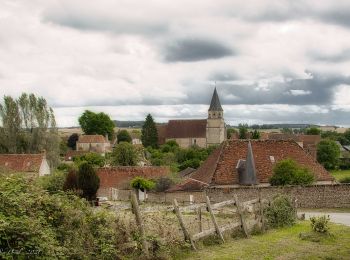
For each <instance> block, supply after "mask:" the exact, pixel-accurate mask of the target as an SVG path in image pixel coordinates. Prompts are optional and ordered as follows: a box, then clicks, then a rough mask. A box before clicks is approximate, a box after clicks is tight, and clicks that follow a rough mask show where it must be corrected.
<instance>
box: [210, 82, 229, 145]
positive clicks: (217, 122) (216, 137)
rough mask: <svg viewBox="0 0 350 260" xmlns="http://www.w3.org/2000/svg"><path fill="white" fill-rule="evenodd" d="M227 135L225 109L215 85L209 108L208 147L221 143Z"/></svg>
mask: <svg viewBox="0 0 350 260" xmlns="http://www.w3.org/2000/svg"><path fill="white" fill-rule="evenodd" d="M226 136H227V134H226V125H225V120H224V110H223V109H222V107H221V104H220V99H219V96H218V93H217V91H216V87H215V89H214V93H213V96H212V98H211V102H210V107H209V109H208V119H207V147H209V146H211V145H219V144H221V143H222V142H223V141H225V140H226Z"/></svg>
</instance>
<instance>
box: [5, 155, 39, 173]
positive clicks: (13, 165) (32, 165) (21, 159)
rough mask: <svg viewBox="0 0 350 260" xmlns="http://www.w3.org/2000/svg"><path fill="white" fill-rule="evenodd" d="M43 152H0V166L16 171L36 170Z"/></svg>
mask: <svg viewBox="0 0 350 260" xmlns="http://www.w3.org/2000/svg"><path fill="white" fill-rule="evenodd" d="M43 157H44V155H43V154H0V167H4V168H7V169H10V170H13V171H17V172H38V171H39V169H40V166H41V162H42V160H43Z"/></svg>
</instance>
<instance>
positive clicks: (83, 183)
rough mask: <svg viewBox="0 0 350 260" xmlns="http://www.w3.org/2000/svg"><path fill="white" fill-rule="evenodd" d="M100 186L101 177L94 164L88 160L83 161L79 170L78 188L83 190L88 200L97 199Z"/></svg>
mask: <svg viewBox="0 0 350 260" xmlns="http://www.w3.org/2000/svg"><path fill="white" fill-rule="evenodd" d="M99 187H100V178H99V177H98V176H97V174H96V171H95V169H94V168H93V166H92V165H91V164H89V163H87V162H84V163H82V164H81V165H80V166H79V171H78V188H79V189H80V190H82V196H83V198H85V199H87V200H93V199H95V197H96V192H97V190H98V188H99Z"/></svg>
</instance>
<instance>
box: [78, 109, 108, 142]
mask: <svg viewBox="0 0 350 260" xmlns="http://www.w3.org/2000/svg"><path fill="white" fill-rule="evenodd" d="M79 124H80V126H81V128H82V129H83V131H84V133H85V134H87V135H96V134H97V135H103V136H105V135H108V138H109V139H110V140H111V139H112V138H113V135H114V127H115V125H114V122H113V121H112V120H111V118H110V117H109V115H107V114H105V113H103V112H100V113H94V112H92V111H90V110H85V112H84V113H83V114H82V115H81V116H80V117H79Z"/></svg>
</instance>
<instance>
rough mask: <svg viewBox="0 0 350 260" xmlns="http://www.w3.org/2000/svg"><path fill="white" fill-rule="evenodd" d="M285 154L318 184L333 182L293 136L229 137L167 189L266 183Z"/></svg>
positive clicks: (185, 189)
mask: <svg viewBox="0 0 350 260" xmlns="http://www.w3.org/2000/svg"><path fill="white" fill-rule="evenodd" d="M288 158H290V159H293V160H295V161H296V162H297V163H298V164H299V165H301V166H303V167H306V168H308V169H309V170H310V171H311V172H312V173H313V174H314V176H315V180H316V183H317V184H329V183H333V182H334V179H333V177H332V176H331V175H330V173H329V172H328V171H326V170H325V169H324V168H323V167H322V165H320V164H319V163H317V162H316V161H315V160H314V158H313V157H312V156H311V155H309V154H308V153H306V152H305V151H304V150H303V148H301V147H300V145H298V144H297V143H296V142H295V141H293V140H228V141H225V142H224V143H223V144H221V146H220V147H219V148H217V149H216V150H215V151H214V152H213V153H212V154H211V155H210V156H209V157H208V158H207V160H206V161H205V162H204V163H203V164H202V165H201V166H200V167H199V168H198V169H197V170H196V171H194V172H193V173H191V174H190V176H189V177H188V178H186V179H185V180H184V181H183V182H182V183H180V184H179V185H176V186H175V187H173V188H171V189H170V190H169V191H170V192H172V191H196V190H202V189H205V188H226V187H239V186H242V185H256V186H269V185H270V184H269V179H270V178H271V176H272V174H273V167H274V165H275V164H276V163H277V162H279V161H281V160H284V159H288Z"/></svg>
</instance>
